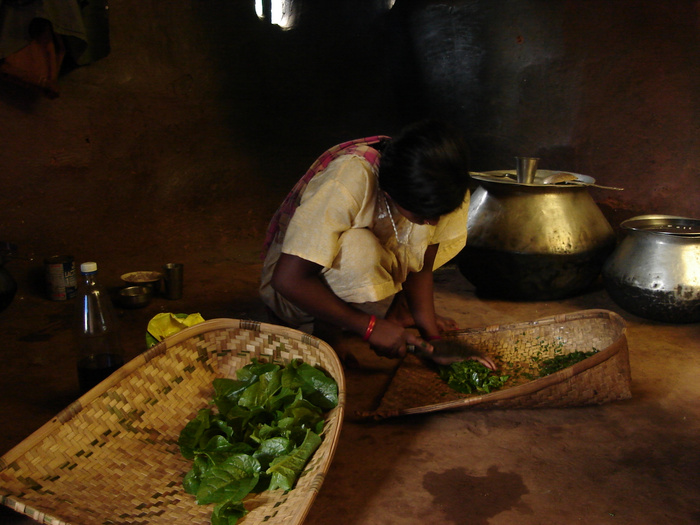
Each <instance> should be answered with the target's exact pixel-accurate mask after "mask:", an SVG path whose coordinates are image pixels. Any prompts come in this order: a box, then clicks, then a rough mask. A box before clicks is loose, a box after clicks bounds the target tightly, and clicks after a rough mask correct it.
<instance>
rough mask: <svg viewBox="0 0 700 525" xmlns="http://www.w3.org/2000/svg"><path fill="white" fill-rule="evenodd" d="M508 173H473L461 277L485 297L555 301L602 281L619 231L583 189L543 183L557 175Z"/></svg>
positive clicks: (587, 179) (586, 180)
mask: <svg viewBox="0 0 700 525" xmlns="http://www.w3.org/2000/svg"><path fill="white" fill-rule="evenodd" d="M504 173H505V172H501V171H498V172H485V173H480V174H472V177H473V178H474V179H476V180H477V181H478V182H479V187H478V188H477V189H476V190H475V191H474V194H473V195H472V199H471V203H470V206H469V219H468V222H467V230H468V237H467V245H466V247H465V248H464V250H462V252H461V253H460V255H459V257H458V260H457V262H458V265H459V268H460V271H461V272H462V274H463V275H464V276H465V277H466V278H467V279H468V280H469V281H470V282H471V283H472V284H474V286H475V287H476V289H477V292H478V293H479V294H480V295H486V296H492V297H499V298H506V299H517V300H550V299H560V298H564V297H569V296H572V295H576V294H578V293H580V292H582V291H584V290H585V289H587V288H588V287H590V286H591V284H592V283H593V282H594V281H595V280H596V279H597V278H598V276H599V275H600V271H601V268H602V266H603V264H604V262H605V260H606V259H607V257H608V256H609V255H610V254H611V253H612V251H613V250H614V249H615V244H616V240H615V233H614V232H613V229H612V227H611V226H610V224H609V223H608V221H607V219H606V218H605V217H604V216H603V213H602V212H601V211H600V208H598V206H597V205H596V203H595V202H594V201H593V198H592V197H591V195H590V193H589V192H588V188H587V187H586V185H585V184H588V183H593V182H595V181H594V179H593V178H591V177H587V176H585V175H577V178H578V180H579V181H581V182H582V184H580V185H579V184H566V185H558V184H544V183H543V181H544V180H546V179H547V177H549V176H550V175H552V174H553V173H561V172H558V171H557V172H552V171H549V170H537V173H536V176H535V180H534V181H533V183H530V184H523V183H518V182H516V181H514V180H512V179H511V178H508V177H507V176H504Z"/></svg>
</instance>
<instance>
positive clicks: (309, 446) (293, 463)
mask: <svg viewBox="0 0 700 525" xmlns="http://www.w3.org/2000/svg"><path fill="white" fill-rule="evenodd" d="M320 445H321V437H320V436H319V435H318V434H316V433H315V432H312V431H311V430H307V431H306V437H305V438H304V442H303V443H302V444H301V446H300V447H299V448H297V449H295V450H294V451H293V452H292V453H291V454H288V455H286V456H279V457H277V458H275V459H274V460H273V461H272V463H271V464H270V468H268V469H267V473H268V474H271V475H272V480H271V481H270V487H269V489H270V490H274V489H277V488H280V489H284V490H289V489H291V488H292V486H293V485H294V482H295V481H296V479H297V478H298V477H299V475H300V474H301V472H302V471H303V470H304V467H305V466H306V463H307V462H308V460H309V458H310V457H311V456H312V455H313V453H314V452H315V451H316V449H317V448H318V447H319V446H320Z"/></svg>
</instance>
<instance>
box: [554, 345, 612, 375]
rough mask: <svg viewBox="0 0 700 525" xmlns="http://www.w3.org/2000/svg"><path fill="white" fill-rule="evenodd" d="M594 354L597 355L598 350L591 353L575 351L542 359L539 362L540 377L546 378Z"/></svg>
mask: <svg viewBox="0 0 700 525" xmlns="http://www.w3.org/2000/svg"><path fill="white" fill-rule="evenodd" d="M596 353H598V350H596V349H595V348H594V349H593V351H591V352H579V351H575V352H571V353H570V354H559V355H555V356H554V357H552V358H550V359H543V360H542V361H541V362H540V377H544V376H548V375H550V374H553V373H554V372H558V371H559V370H564V369H565V368H568V367H570V366H571V365H575V364H576V363H578V362H579V361H583V360H584V359H588V358H589V357H591V356H592V355H594V354H596Z"/></svg>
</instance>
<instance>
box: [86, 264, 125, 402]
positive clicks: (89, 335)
mask: <svg viewBox="0 0 700 525" xmlns="http://www.w3.org/2000/svg"><path fill="white" fill-rule="evenodd" d="M80 272H81V274H82V279H81V283H80V287H79V289H78V297H77V298H76V299H77V305H76V306H77V312H76V323H77V326H76V343H77V350H78V381H79V383H80V392H81V394H82V393H85V392H87V391H88V390H90V389H91V388H93V387H94V386H96V385H97V384H99V383H100V382H101V381H102V380H104V379H106V378H107V377H109V376H110V375H111V374H112V372H114V371H115V370H117V369H118V368H119V367H121V366H122V365H123V364H124V350H123V348H122V345H121V339H120V336H119V329H118V326H117V318H116V316H115V314H114V308H113V307H112V302H111V300H110V298H109V295H108V294H107V292H106V291H105V290H104V288H102V287H101V286H100V284H99V283H98V281H97V264H95V263H94V262H87V263H83V264H81V265H80Z"/></svg>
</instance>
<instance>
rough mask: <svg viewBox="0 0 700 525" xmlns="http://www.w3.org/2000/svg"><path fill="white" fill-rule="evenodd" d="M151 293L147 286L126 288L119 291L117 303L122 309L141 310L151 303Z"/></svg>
mask: <svg viewBox="0 0 700 525" xmlns="http://www.w3.org/2000/svg"><path fill="white" fill-rule="evenodd" d="M151 297H152V291H151V289H150V288H149V287H148V286H127V287H126V288H122V289H121V290H119V303H120V304H121V305H122V306H123V307H124V308H143V307H144V306H148V304H149V303H150V302H151Z"/></svg>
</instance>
